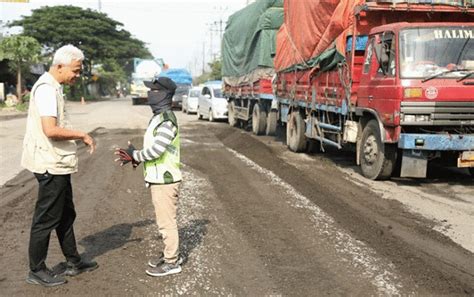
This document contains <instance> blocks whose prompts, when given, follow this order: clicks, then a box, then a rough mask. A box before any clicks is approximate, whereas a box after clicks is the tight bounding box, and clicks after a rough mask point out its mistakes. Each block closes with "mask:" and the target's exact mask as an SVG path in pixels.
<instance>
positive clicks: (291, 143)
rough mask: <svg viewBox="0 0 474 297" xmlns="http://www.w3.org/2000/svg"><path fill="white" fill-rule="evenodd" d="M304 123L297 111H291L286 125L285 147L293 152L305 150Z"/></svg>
mask: <svg viewBox="0 0 474 297" xmlns="http://www.w3.org/2000/svg"><path fill="white" fill-rule="evenodd" d="M304 131H305V123H304V120H303V117H302V116H301V114H300V113H299V112H298V111H293V112H292V113H291V114H290V117H289V118H288V122H287V123H286V145H287V146H288V148H289V149H290V150H291V151H293V152H302V151H304V150H305V149H306V136H305V135H304Z"/></svg>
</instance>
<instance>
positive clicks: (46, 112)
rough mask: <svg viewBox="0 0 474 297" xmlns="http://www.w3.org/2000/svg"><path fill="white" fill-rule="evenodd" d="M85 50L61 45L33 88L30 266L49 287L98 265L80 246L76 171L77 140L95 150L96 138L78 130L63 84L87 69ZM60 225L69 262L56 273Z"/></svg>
mask: <svg viewBox="0 0 474 297" xmlns="http://www.w3.org/2000/svg"><path fill="white" fill-rule="evenodd" d="M83 60H84V54H83V53H82V51H81V50H79V49H78V48H76V47H74V46H72V45H66V46H63V47H61V48H60V49H58V50H57V51H56V53H55V54H54V57H53V63H52V65H51V67H50V69H49V71H48V72H46V73H44V74H43V75H42V76H41V77H40V78H39V79H38V81H37V82H36V83H35V84H34V86H33V88H32V90H31V99H30V105H29V109H28V117H27V124H26V133H25V138H24V141H23V154H22V159H21V165H22V166H23V167H25V168H26V169H28V170H29V171H31V172H33V173H34V175H35V177H36V179H37V180H38V183H39V191H38V200H37V202H36V206H35V210H34V214H33V222H32V225H31V233H30V243H29V249H28V253H29V259H30V272H29V274H28V277H27V279H26V281H27V282H28V283H30V284H39V285H43V286H47V287H52V286H57V285H61V284H64V283H66V279H65V278H64V275H69V276H74V275H77V274H79V273H82V272H85V271H91V270H93V269H95V268H97V267H98V265H97V263H96V262H86V261H84V260H83V259H81V256H80V255H79V253H78V251H77V247H76V239H75V236H74V230H73V223H74V219H75V217H76V212H75V209H74V203H73V195H72V186H71V173H75V172H77V153H76V142H75V140H82V141H83V142H84V143H85V144H86V145H88V146H89V148H90V151H89V152H90V153H91V154H92V153H93V152H94V150H95V142H94V139H93V138H92V137H91V136H89V135H88V134H87V133H84V132H81V131H77V130H73V129H72V128H71V125H70V122H69V117H68V114H67V112H66V108H65V103H64V95H63V89H62V86H61V85H62V84H73V83H74V81H75V80H76V79H77V78H78V77H79V76H80V74H81V71H82V61H83ZM53 230H56V234H57V236H58V239H59V244H60V246H61V250H62V252H63V254H64V256H65V257H66V262H65V263H62V265H59V266H58V267H62V269H61V271H57V272H56V273H55V272H53V271H52V270H50V269H49V268H47V266H46V264H45V261H46V257H47V254H48V246H49V238H50V235H51V232H52V231H53Z"/></svg>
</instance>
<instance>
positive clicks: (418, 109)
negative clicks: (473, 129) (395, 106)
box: [400, 101, 474, 126]
mask: <svg viewBox="0 0 474 297" xmlns="http://www.w3.org/2000/svg"><path fill="white" fill-rule="evenodd" d="M400 113H401V114H400V123H401V124H402V125H405V126H474V102H403V101H402V102H401V104H400Z"/></svg>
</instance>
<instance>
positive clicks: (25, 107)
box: [15, 103, 29, 111]
mask: <svg viewBox="0 0 474 297" xmlns="http://www.w3.org/2000/svg"><path fill="white" fill-rule="evenodd" d="M28 105H29V104H28V103H19V104H17V105H15V109H16V110H18V111H27V110H28Z"/></svg>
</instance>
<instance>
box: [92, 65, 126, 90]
mask: <svg viewBox="0 0 474 297" xmlns="http://www.w3.org/2000/svg"><path fill="white" fill-rule="evenodd" d="M98 72H99V73H98V76H99V80H98V82H99V83H100V84H101V86H102V88H103V89H105V90H104V91H106V93H108V94H115V92H116V89H115V87H116V86H117V83H120V85H122V86H123V85H125V84H126V83H127V75H126V73H125V71H124V69H123V68H122V67H121V66H120V65H119V64H118V63H117V61H116V60H113V59H107V60H105V61H104V64H102V65H101V66H100V67H99V68H98Z"/></svg>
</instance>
